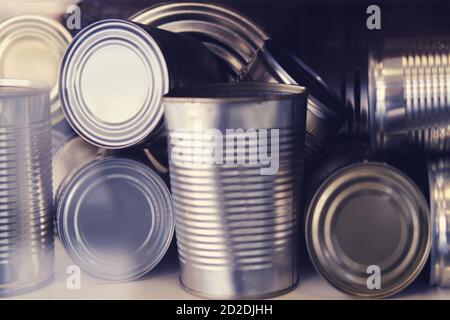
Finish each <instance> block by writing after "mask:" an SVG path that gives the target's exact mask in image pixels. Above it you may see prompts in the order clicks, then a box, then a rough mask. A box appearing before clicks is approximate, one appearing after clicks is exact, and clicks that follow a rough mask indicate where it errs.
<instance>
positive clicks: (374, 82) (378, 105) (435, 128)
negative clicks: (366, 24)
mask: <svg viewBox="0 0 450 320" xmlns="http://www.w3.org/2000/svg"><path fill="white" fill-rule="evenodd" d="M449 52H450V43H449V41H448V39H387V40H384V41H383V42H379V43H376V44H373V46H372V48H371V49H370V55H369V63H368V65H369V67H368V77H367V82H366V86H365V87H363V89H365V90H366V91H367V94H366V95H367V97H368V104H364V105H362V106H366V108H361V110H360V112H361V114H362V116H361V117H360V118H361V119H362V120H365V122H364V123H363V124H362V125H361V126H362V127H365V128H367V130H368V132H369V136H370V139H371V144H372V145H373V147H374V148H375V149H376V150H378V151H388V150H393V149H396V148H399V147H401V148H404V146H405V145H407V146H410V147H416V148H419V149H422V150H424V151H427V152H446V151H449V150H450V131H449V123H450V108H449V106H450V104H449V101H448V89H447V88H448V87H449V86H450V83H449V81H450V80H449V79H450V77H449V76H450V73H449V70H450V69H449V63H450V62H449V60H448V59H449V58H448V57H449Z"/></svg>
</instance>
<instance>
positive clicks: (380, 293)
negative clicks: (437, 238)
mask: <svg viewBox="0 0 450 320" xmlns="http://www.w3.org/2000/svg"><path fill="white" fill-rule="evenodd" d="M363 166H371V167H373V168H384V169H388V170H390V171H392V173H393V174H394V175H395V176H397V178H400V179H402V180H404V182H408V183H410V186H411V191H413V192H414V193H415V195H414V197H413V199H416V201H417V203H418V204H419V205H420V207H421V208H422V209H423V212H425V216H426V220H427V222H428V223H427V224H428V225H427V228H426V231H427V237H426V238H427V239H426V245H425V246H424V247H423V250H422V252H421V253H420V256H419V258H420V259H417V260H418V261H417V263H415V264H414V265H413V267H414V269H413V270H412V272H411V273H410V274H409V276H408V277H406V278H405V279H403V280H404V281H403V282H402V283H398V284H397V285H394V286H391V288H390V290H383V288H381V289H380V290H376V291H375V292H374V294H370V293H367V292H361V291H358V290H350V289H349V287H344V286H342V285H340V284H339V282H337V281H335V280H334V279H333V276H330V272H329V271H328V270H327V269H326V268H323V267H322V265H321V263H320V262H319V261H318V260H319V259H318V257H317V254H316V250H315V249H314V245H313V244H312V240H311V239H312V235H311V223H312V219H313V216H314V215H315V214H314V212H315V210H314V209H315V204H316V203H317V201H318V199H317V198H319V197H320V196H321V195H322V193H323V191H324V190H325V189H326V187H327V186H328V184H329V182H330V181H332V180H333V179H335V178H336V177H338V176H341V175H342V174H343V173H345V172H346V171H349V170H351V169H353V168H357V167H363ZM305 240H306V247H307V250H308V253H309V256H310V258H311V261H312V263H313V265H314V268H315V269H316V270H317V272H318V273H319V274H320V275H321V276H322V277H323V278H324V279H325V280H327V282H328V283H330V284H331V285H332V286H333V287H335V288H336V289H338V290H340V291H342V292H344V293H346V294H350V295H353V296H356V297H360V298H383V297H388V296H391V295H394V294H396V293H398V292H400V291H401V290H403V289H404V288H406V287H407V286H408V285H409V284H411V282H413V281H414V279H415V278H416V277H417V276H418V275H419V273H420V271H421V270H422V269H423V267H424V266H425V264H426V261H427V259H428V254H429V252H430V250H431V223H430V213H429V208H428V205H427V202H426V200H425V198H424V196H423V194H422V193H421V191H420V189H419V188H418V187H417V185H416V184H415V183H414V181H412V180H411V179H410V178H409V177H408V176H406V175H405V174H404V173H403V172H402V171H400V170H398V169H396V168H394V167H392V166H389V165H387V164H385V163H381V162H372V161H371V162H362V163H355V164H351V165H348V166H345V167H343V168H341V169H339V170H337V171H335V172H334V173H333V174H331V175H330V176H329V177H328V178H327V179H326V180H325V181H324V182H323V183H322V184H321V186H320V187H319V189H318V190H317V191H316V193H315V194H314V196H313V198H312V200H311V202H310V204H309V207H308V210H307V214H306V218H305Z"/></svg>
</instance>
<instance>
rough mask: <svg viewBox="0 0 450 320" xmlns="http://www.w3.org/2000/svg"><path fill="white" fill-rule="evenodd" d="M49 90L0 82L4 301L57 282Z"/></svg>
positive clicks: (0, 291) (0, 287) (0, 288)
mask: <svg viewBox="0 0 450 320" xmlns="http://www.w3.org/2000/svg"><path fill="white" fill-rule="evenodd" d="M49 97H50V88H49V87H47V86H46V85H44V84H41V83H38V82H33V81H28V80H12V79H8V80H6V79H0V114H1V117H0V296H10V295H17V294H22V293H25V292H29V291H32V290H36V289H38V288H41V287H43V286H45V285H46V284H48V283H49V282H50V281H52V280H53V274H54V244H53V241H54V239H53V216H52V208H53V196H52V164H51V133H50V132H51V129H50V101H49Z"/></svg>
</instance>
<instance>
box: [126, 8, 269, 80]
mask: <svg viewBox="0 0 450 320" xmlns="http://www.w3.org/2000/svg"><path fill="white" fill-rule="evenodd" d="M130 19H131V20H133V21H136V22H139V23H143V24H147V25H151V26H154V27H158V28H161V29H164V30H168V31H172V32H176V33H185V34H189V35H191V36H193V37H195V38H196V39H198V40H199V41H201V42H202V43H203V44H204V45H205V46H207V47H208V49H209V50H211V52H213V53H214V54H215V55H217V56H218V57H219V58H220V59H221V60H222V62H223V65H224V66H226V67H227V71H228V76H229V78H230V79H235V78H236V76H237V75H238V74H239V73H240V72H241V70H242V69H243V68H244V67H245V66H246V65H247V63H248V62H250V59H251V58H252V57H253V55H254V54H255V53H256V51H257V50H258V49H259V48H261V47H262V45H263V43H264V40H266V39H268V38H269V36H268V35H267V33H266V32H265V31H264V30H262V29H261V28H260V27H259V26H258V25H257V24H256V23H254V22H253V21H251V20H250V19H248V18H247V17H245V16H243V15H242V14H240V13H239V12H236V11H234V10H231V9H229V8H227V7H224V6H222V5H218V4H215V3H195V2H176V3H164V4H158V5H155V6H153V7H150V8H147V9H145V10H143V11H141V12H139V13H137V14H135V15H133V16H132V17H131V18H130Z"/></svg>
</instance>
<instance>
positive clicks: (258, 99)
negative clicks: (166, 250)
mask: <svg viewBox="0 0 450 320" xmlns="http://www.w3.org/2000/svg"><path fill="white" fill-rule="evenodd" d="M306 100H307V93H306V91H305V89H304V88H303V87H298V86H291V85H281V84H273V83H250V82H249V83H223V84H214V85H209V86H200V87H193V88H186V89H185V90H179V91H174V92H172V93H169V95H167V96H165V97H164V99H163V101H164V106H165V120H166V125H167V128H168V135H169V140H168V143H169V159H170V161H169V173H170V182H171V190H172V196H173V201H174V209H175V219H176V236H177V244H178V253H179V261H180V265H181V276H180V280H181V283H182V286H183V287H184V288H185V289H187V290H188V291H189V292H192V293H194V294H197V295H201V296H208V297H215V298H262V297H269V296H274V295H278V294H281V293H283V292H286V291H288V290H290V289H292V288H293V287H294V286H295V285H296V284H297V282H298V254H299V248H298V240H299V238H298V219H297V214H298V212H299V206H298V200H299V199H298V196H299V194H300V193H301V192H302V191H303V190H302V178H303V155H302V150H303V144H304V134H305V118H306ZM276 135H278V137H279V138H278V140H276V139H274V138H273V137H274V136H276ZM264 136H265V137H266V138H268V139H266V140H265V139H264ZM269 139H270V142H269V141H268V140H269ZM211 141H215V143H214V145H213V149H214V150H211V149H209V148H210V146H211ZM237 141H240V142H241V143H242V144H239V143H238V142H237ZM216 143H217V144H216ZM268 150H270V151H271V155H272V156H273V157H272V160H273V161H276V162H277V163H278V165H277V167H278V168H277V170H273V171H270V172H264V171H263V170H264V168H265V169H268V168H267V167H268V166H270V167H272V165H273V164H274V162H272V161H271V162H270V163H269V162H264V161H262V160H261V159H263V158H264V156H263V155H264V154H265V153H267V151H268ZM204 152H206V153H209V152H211V153H210V154H214V153H215V156H214V157H213V159H209V158H208V157H205V158H202V155H205V153H204ZM221 152H222V155H223V156H224V157H225V159H222V160H223V161H221V159H220V156H218V154H220V153H221ZM228 156H230V157H229V158H228ZM252 158H253V160H256V161H251V160H250V159H252ZM197 160H200V161H197ZM203 160H205V161H203ZM210 160H213V161H210ZM274 167H275V166H274Z"/></svg>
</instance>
